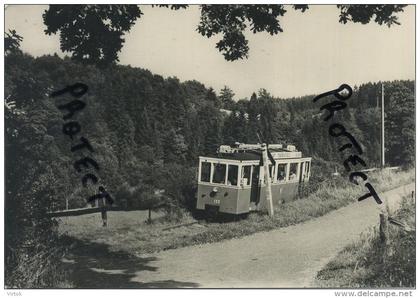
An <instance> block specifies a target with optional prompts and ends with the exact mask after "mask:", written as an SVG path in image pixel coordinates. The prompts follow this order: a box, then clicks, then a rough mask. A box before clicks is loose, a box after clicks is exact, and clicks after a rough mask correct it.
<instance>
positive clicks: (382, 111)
mask: <svg viewBox="0 0 420 298" xmlns="http://www.w3.org/2000/svg"><path fill="white" fill-rule="evenodd" d="M381 89H382V90H381V91H382V92H381V168H384V167H385V106H384V84H383V83H382V88H381Z"/></svg>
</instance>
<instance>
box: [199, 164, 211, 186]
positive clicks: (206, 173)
mask: <svg viewBox="0 0 420 298" xmlns="http://www.w3.org/2000/svg"><path fill="white" fill-rule="evenodd" d="M210 171H211V163H209V162H205V161H203V162H202V163H201V177H200V181H201V182H210Z"/></svg>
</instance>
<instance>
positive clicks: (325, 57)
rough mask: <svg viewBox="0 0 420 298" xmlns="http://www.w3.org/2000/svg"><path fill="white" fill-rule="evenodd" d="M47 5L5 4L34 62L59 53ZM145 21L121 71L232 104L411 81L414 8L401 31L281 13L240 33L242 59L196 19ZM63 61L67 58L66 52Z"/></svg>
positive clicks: (331, 15) (318, 8)
mask: <svg viewBox="0 0 420 298" xmlns="http://www.w3.org/2000/svg"><path fill="white" fill-rule="evenodd" d="M46 8H47V6H46V5H9V6H8V7H7V8H6V13H5V29H6V30H7V29H15V30H16V31H17V33H18V34H19V35H21V36H22V37H23V42H22V43H21V48H22V50H23V51H24V52H27V53H29V54H31V55H33V56H35V57H37V56H41V55H45V54H54V53H57V54H58V55H60V56H64V55H65V54H64V53H62V52H61V50H60V46H59V37H58V35H52V36H48V35H46V34H45V33H44V29H45V26H44V24H43V21H42V13H43V11H44V10H45V9H46ZM141 8H142V11H143V13H144V15H143V16H142V17H141V19H139V20H137V22H136V24H135V25H134V26H133V27H132V28H131V30H130V32H129V33H127V34H126V36H125V39H126V42H125V44H124V46H123V49H122V51H121V52H120V53H119V59H120V62H119V63H120V64H123V65H131V66H133V67H141V68H145V69H149V70H150V71H152V72H153V73H156V74H159V75H162V76H164V77H169V76H176V77H178V78H179V79H180V80H181V81H186V80H197V81H200V82H201V83H203V84H205V85H206V86H207V87H212V88H213V89H215V90H216V91H219V90H220V89H221V88H223V87H224V86H225V85H226V86H228V87H230V88H231V89H232V90H233V91H234V93H235V94H236V95H235V99H241V98H245V97H250V96H251V94H252V93H253V92H256V91H258V90H259V89H260V88H265V89H267V90H268V91H269V92H270V93H271V94H272V95H273V96H276V97H282V98H286V97H293V96H303V95H308V94H318V93H322V92H325V91H327V90H331V89H335V88H337V87H338V86H339V85H341V84H342V83H347V84H349V85H351V86H354V85H359V84H361V83H366V82H369V81H370V82H376V81H385V80H396V79H414V78H415V8H414V6H413V5H411V6H408V7H406V8H405V10H404V12H403V13H399V14H398V18H399V22H400V23H401V25H400V26H392V27H391V28H388V27H387V26H379V25H378V24H376V23H373V22H372V23H370V24H367V25H362V24H354V23H347V24H341V23H339V22H338V19H339V10H338V9H337V8H336V6H335V5H310V8H309V10H307V11H306V12H305V13H301V12H300V11H295V10H293V9H292V8H291V7H287V8H286V9H287V10H288V12H287V13H286V14H285V16H283V17H281V18H280V25H281V26H282V28H283V30H284V32H282V33H279V34H278V35H274V36H271V35H269V34H268V33H256V34H253V33H251V32H250V31H248V30H247V33H246V37H247V38H248V40H249V47H250V51H249V58H248V59H244V60H239V61H234V62H229V61H226V60H224V57H223V55H222V54H221V53H220V52H219V51H218V50H217V49H216V48H215V46H216V43H217V41H218V40H219V39H220V36H214V37H212V38H209V39H208V38H206V37H203V36H201V35H200V34H199V33H198V32H197V31H196V28H197V25H198V23H199V18H200V12H199V9H198V6H194V5H191V6H190V7H189V8H187V9H186V10H178V11H171V10H169V9H166V8H152V7H150V6H143V5H142V6H141ZM67 55H69V54H68V53H67Z"/></svg>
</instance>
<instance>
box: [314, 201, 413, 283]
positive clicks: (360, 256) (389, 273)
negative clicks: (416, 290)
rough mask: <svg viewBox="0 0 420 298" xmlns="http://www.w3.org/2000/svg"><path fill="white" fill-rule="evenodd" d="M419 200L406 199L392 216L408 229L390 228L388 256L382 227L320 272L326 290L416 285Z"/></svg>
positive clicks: (368, 234) (362, 238)
mask: <svg viewBox="0 0 420 298" xmlns="http://www.w3.org/2000/svg"><path fill="white" fill-rule="evenodd" d="M415 210H416V208H415V200H414V199H413V198H411V196H408V197H405V198H404V199H403V201H402V203H401V208H400V209H399V210H398V211H397V212H395V213H394V214H391V216H392V218H395V219H398V220H399V221H401V222H403V223H404V224H405V225H406V228H405V229H404V228H402V227H399V226H395V225H391V224H390V226H389V245H388V247H387V250H388V253H387V254H386V256H385V257H383V243H381V241H380V237H379V232H378V230H379V227H375V228H373V229H372V230H370V231H369V232H368V233H366V234H364V235H362V237H361V238H360V240H359V241H358V242H357V243H353V244H352V245H350V246H348V247H346V248H345V249H344V250H342V251H341V252H340V253H339V254H338V255H337V256H336V257H335V258H334V259H333V260H332V261H330V262H329V263H328V264H327V265H326V266H325V268H324V269H322V270H321V271H319V272H318V275H317V278H316V286H319V287H322V288H343V287H345V288H366V287H369V288H391V287H415V286H416V240H415V239H416V238H415V237H416V232H415Z"/></svg>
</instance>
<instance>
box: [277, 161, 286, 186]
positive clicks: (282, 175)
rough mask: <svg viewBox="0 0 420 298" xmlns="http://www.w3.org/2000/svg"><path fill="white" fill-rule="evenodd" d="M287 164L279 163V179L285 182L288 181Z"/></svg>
mask: <svg viewBox="0 0 420 298" xmlns="http://www.w3.org/2000/svg"><path fill="white" fill-rule="evenodd" d="M286 166H287V164H285V163H279V165H278V166H277V181H278V182H283V181H286Z"/></svg>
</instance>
